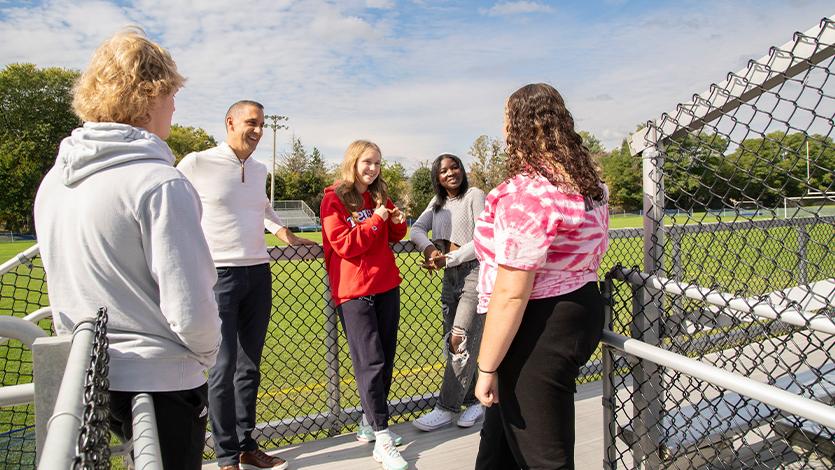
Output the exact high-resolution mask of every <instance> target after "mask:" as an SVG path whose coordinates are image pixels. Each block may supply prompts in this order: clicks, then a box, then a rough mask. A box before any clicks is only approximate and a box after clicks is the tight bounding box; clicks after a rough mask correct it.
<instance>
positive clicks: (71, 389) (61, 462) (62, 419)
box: [36, 321, 96, 469]
mask: <svg viewBox="0 0 835 470" xmlns="http://www.w3.org/2000/svg"><path fill="white" fill-rule="evenodd" d="M94 328H95V326H94V325H93V322H92V321H82V322H80V323H77V324H76V325H75V330H74V331H73V334H72V342H73V345H72V346H71V347H70V355H69V357H68V359H67V366H68V367H69V368H70V369H71V370H69V371H65V373H64V377H63V379H62V380H61V388H60V389H59V391H58V399H57V400H56V402H55V406H54V408H53V411H52V417H51V418H49V422H48V424H47V429H46V438H45V440H44V445H43V447H44V448H45V449H47V448H48V449H50V451H49V452H43V453H42V454H41V458H40V460H39V462H38V468H39V469H53V468H66V464H67V463H69V462H72V460H73V458H74V457H75V455H76V444H77V439H78V434H79V432H80V428H81V424H82V415H83V406H84V403H83V401H84V400H83V397H84V377H85V373H84V372H85V369H86V368H87V367H88V366H89V365H90V361H91V357H92V352H93V342H94V340H95V335H96V333H95V330H94ZM36 388H37V387H36Z"/></svg>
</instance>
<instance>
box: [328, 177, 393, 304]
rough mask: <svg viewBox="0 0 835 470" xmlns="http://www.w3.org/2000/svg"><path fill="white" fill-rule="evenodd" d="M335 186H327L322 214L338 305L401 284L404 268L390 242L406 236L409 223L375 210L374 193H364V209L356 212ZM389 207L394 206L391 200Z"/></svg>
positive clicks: (331, 279) (334, 295) (330, 278)
mask: <svg viewBox="0 0 835 470" xmlns="http://www.w3.org/2000/svg"><path fill="white" fill-rule="evenodd" d="M335 188H336V185H333V186H331V187H329V188H327V189H325V197H324V198H323V199H322V205H321V207H320V211H319V215H320V216H321V218H322V246H323V248H324V250H325V267H326V268H327V270H328V279H329V281H330V288H331V295H332V296H333V300H334V302H335V303H336V305H340V304H342V303H344V302H346V301H348V300H351V299H356V298H357V297H362V296H364V295H373V294H379V293H382V292H386V291H388V290H391V289H394V288H395V287H397V286H399V285H400V280H401V278H400V270H398V269H397V264H395V261H394V253H392V251H391V248H390V247H389V243H391V242H396V241H399V240H400V239H402V238H403V237H404V236H405V235H406V222H405V221H404V222H403V223H401V224H394V223H392V221H391V217H389V218H388V219H387V220H383V218H382V217H380V216H379V215H377V214H375V213H374V208H375V204H374V200H373V199H372V198H371V194H370V193H369V192H368V191H366V192H365V193H363V195H362V197H363V208H362V210H360V211H358V212H354V213H353V215H352V214H351V212H349V211H348V209H347V208H346V207H345V205H344V204H342V201H340V200H339V196H337V195H336V192H334V189H335ZM386 207H388V208H390V209H393V208H394V204H393V203H392V202H391V199H389V200H387V201H386Z"/></svg>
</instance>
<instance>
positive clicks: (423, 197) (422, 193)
mask: <svg viewBox="0 0 835 470" xmlns="http://www.w3.org/2000/svg"><path fill="white" fill-rule="evenodd" d="M409 183H410V186H411V189H410V190H409V216H410V217H412V218H415V217H417V216H419V215H420V213H421V212H423V210H424V209H426V206H427V205H428V204H429V201H431V200H432V196H433V195H434V194H435V192H434V190H433V189H432V170H430V169H429V167H428V166H427V165H426V164H425V163H421V164H420V167H418V169H417V170H415V172H414V173H412V177H411V178H409Z"/></svg>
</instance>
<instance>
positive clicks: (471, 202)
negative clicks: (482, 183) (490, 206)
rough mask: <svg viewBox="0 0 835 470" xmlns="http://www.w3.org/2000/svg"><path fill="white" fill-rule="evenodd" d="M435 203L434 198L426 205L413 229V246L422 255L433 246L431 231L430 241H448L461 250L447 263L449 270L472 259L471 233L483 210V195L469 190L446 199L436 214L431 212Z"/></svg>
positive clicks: (471, 189)
mask: <svg viewBox="0 0 835 470" xmlns="http://www.w3.org/2000/svg"><path fill="white" fill-rule="evenodd" d="M436 200H437V197H433V198H432V200H431V201H429V205H428V206H427V207H426V210H424V211H423V213H422V214H420V217H418V219H417V220H416V221H415V223H414V224H413V225H412V230H411V239H412V243H414V244H415V245H417V247H418V248H419V249H420V250H421V251H423V250H425V249H426V247H428V246H429V245H432V241H431V240H430V239H429V231H431V232H432V240H448V241H450V242H452V243H455V244H456V245H458V246H459V247H461V248H459V249H458V250H457V251H456V252H454V253H452V255H451V256H450V257H449V259H447V262H446V265H447V266H448V267H453V266H457V265H459V264H461V263H464V262H466V261H470V260H473V259H475V250H474V249H473V230H474V229H475V221H476V219H477V218H478V216H479V215H481V211H483V210H484V191H482V190H480V189H478V188H473V187H471V188H469V189H467V192H466V193H464V194H463V195H459V196H457V197H450V198H447V200H446V202H445V203H444V205H443V206H442V207H441V208H440V209H439V210H438V211H437V212H436V211H434V210H433V209H432V207H433V205H434V204H435V201H436Z"/></svg>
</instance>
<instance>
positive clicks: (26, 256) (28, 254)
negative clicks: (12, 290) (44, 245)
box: [0, 244, 40, 276]
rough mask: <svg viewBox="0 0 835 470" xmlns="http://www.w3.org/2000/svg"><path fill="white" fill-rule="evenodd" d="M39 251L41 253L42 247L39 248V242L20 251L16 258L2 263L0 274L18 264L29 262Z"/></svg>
mask: <svg viewBox="0 0 835 470" xmlns="http://www.w3.org/2000/svg"><path fill="white" fill-rule="evenodd" d="M38 253H40V248H38V245H37V244H35V245H32V246H30V247H29V248H27V249H25V250H23V251H22V252H20V253H18V254H17V255H16V256H15V257H14V258H12V259H10V260H8V261H6V262H5V263H3V264H0V276H2V275H4V274H6V273H7V272H9V271H11V270H12V269H14V268H16V267H17V266H18V265H21V264H27V263H29V261H31V260H32V258H34V257H35V256H36V255H37V254H38Z"/></svg>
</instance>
